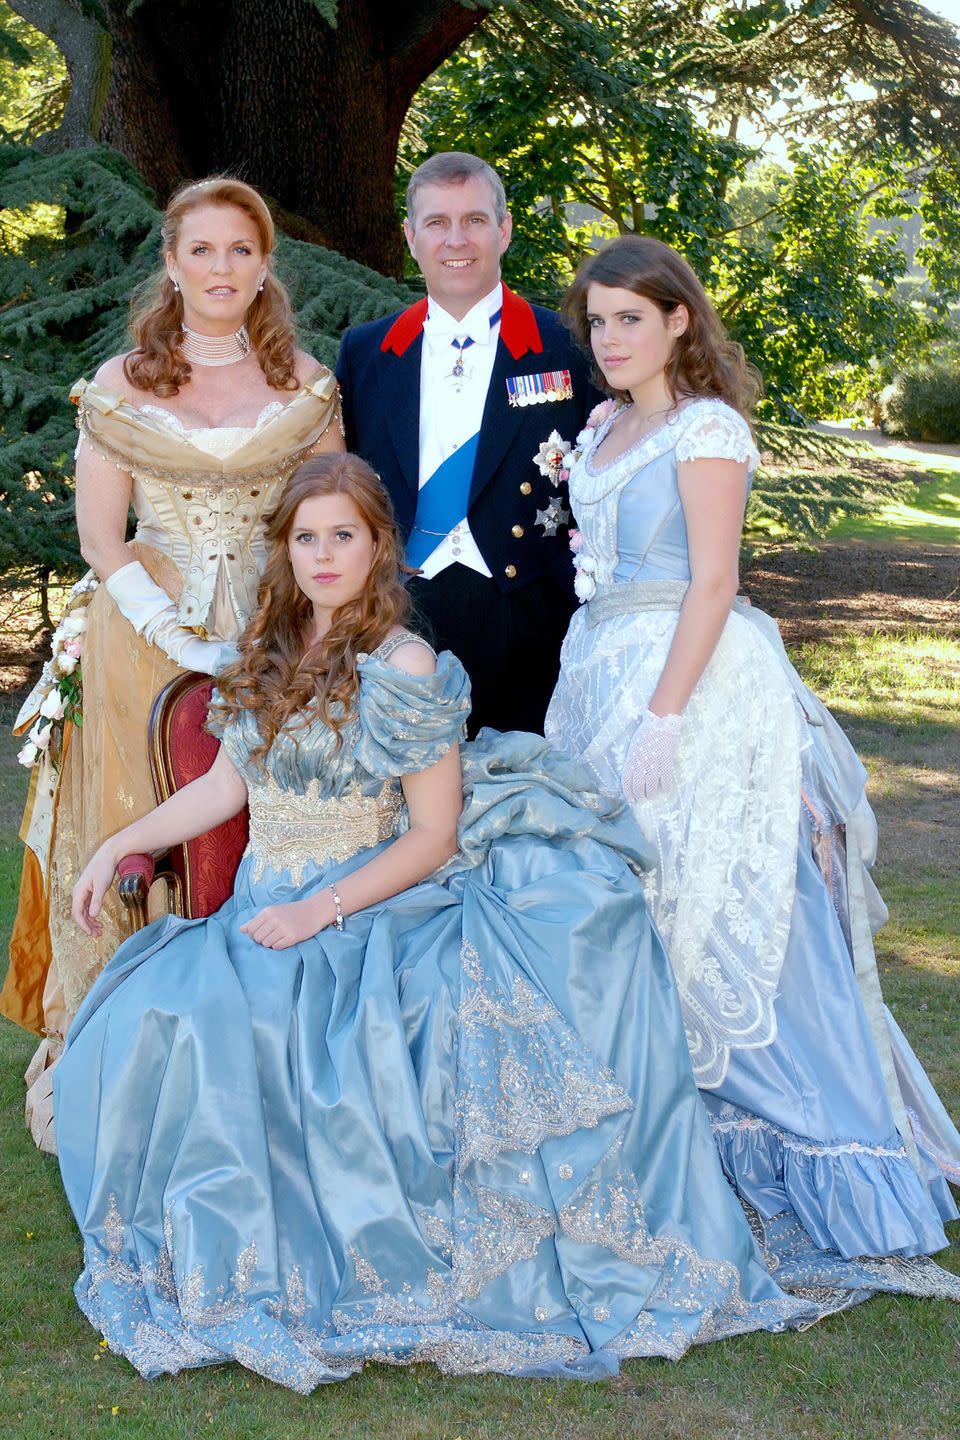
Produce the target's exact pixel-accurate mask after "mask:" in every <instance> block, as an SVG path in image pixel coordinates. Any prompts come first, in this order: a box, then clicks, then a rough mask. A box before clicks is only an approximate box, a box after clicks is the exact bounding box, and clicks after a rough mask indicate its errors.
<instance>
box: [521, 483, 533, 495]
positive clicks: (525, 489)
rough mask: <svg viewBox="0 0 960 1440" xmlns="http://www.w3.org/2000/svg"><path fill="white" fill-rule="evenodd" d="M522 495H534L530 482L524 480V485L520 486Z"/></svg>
mask: <svg viewBox="0 0 960 1440" xmlns="http://www.w3.org/2000/svg"><path fill="white" fill-rule="evenodd" d="M520 494H521V495H532V494H533V486H532V485H531V484H530V481H529V480H524V482H523V484H522V485H521V486H520Z"/></svg>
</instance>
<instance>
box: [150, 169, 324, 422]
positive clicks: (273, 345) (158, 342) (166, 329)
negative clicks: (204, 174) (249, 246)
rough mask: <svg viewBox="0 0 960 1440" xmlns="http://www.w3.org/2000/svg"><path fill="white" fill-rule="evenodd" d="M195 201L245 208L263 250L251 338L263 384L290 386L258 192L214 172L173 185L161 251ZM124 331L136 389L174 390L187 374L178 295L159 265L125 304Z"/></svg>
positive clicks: (281, 300)
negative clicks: (127, 307) (131, 344)
mask: <svg viewBox="0 0 960 1440" xmlns="http://www.w3.org/2000/svg"><path fill="white" fill-rule="evenodd" d="M201 205H235V206H236V207H237V209H238V210H243V211H244V213H245V214H247V215H249V217H250V219H251V220H252V221H253V224H254V226H255V228H256V231H257V238H258V240H259V242H260V248H261V250H262V251H263V260H264V266H265V268H266V274H265V276H264V280H263V289H262V290H261V291H259V292H258V293H257V294H256V295H255V296H254V297H253V302H252V304H251V306H250V308H249V310H248V311H247V318H246V322H245V323H246V327H247V333H248V334H249V336H250V344H251V346H252V347H253V350H254V352H255V353H256V357H257V359H258V360H259V362H260V368H261V370H262V371H263V373H264V376H265V377H266V381H267V384H268V385H271V386H272V387H273V389H274V390H295V389H296V388H297V379H296V373H295V370H296V340H295V337H294V332H293V310H292V308H291V305H290V298H289V296H288V295H287V292H286V290H285V288H284V286H283V285H282V284H281V283H280V281H279V280H278V279H277V277H276V275H274V273H273V270H272V268H271V267H272V263H273V247H274V244H275V239H276V236H275V231H274V227H273V217H272V216H271V214H270V211H269V210H268V209H267V205H266V202H265V201H264V199H263V197H262V196H261V195H259V194H258V193H257V191H256V190H254V188H253V186H252V185H246V184H244V182H243V181H242V180H233V179H231V178H230V177H229V176H228V175H214V176H212V177H211V178H210V179H209V180H200V181H198V182H197V183H196V184H195V185H185V186H184V187H183V189H182V190H178V191H177V193H176V194H175V195H174V197H173V199H172V200H171V201H170V203H169V205H168V206H167V208H166V210H165V211H164V212H163V221H162V223H161V226H160V237H161V247H160V248H161V253H162V255H163V256H164V258H166V257H167V256H168V255H173V254H174V253H175V252H176V248H177V240H178V238H179V235H180V225H181V223H182V221H183V217H184V216H185V215H187V214H189V212H190V211H191V210H196V209H198V208H199V206H201ZM130 332H131V334H132V335H133V342H134V348H133V350H131V351H130V354H129V355H128V356H127V357H126V359H125V360H124V362H123V373H124V374H125V375H126V377H127V379H128V380H129V381H130V383H131V385H135V386H136V387H137V388H138V389H139V390H151V391H152V392H153V394H154V395H161V396H168V395H176V394H177V393H178V392H179V391H180V389H181V387H182V386H184V385H186V384H187V382H188V381H189V379H190V364H189V362H188V361H187V360H185V359H184V358H183V355H182V354H181V351H180V342H181V339H182V337H183V299H182V297H181V295H180V293H179V291H177V290H175V289H174V285H173V281H172V280H171V279H170V276H169V275H168V274H167V272H166V268H164V269H161V270H159V271H158V272H157V273H156V274H155V275H153V276H152V277H151V278H150V279H149V280H148V281H147V282H146V284H145V285H144V286H142V287H141V288H140V289H139V290H138V291H137V292H136V294H135V295H134V297H133V299H132V301H131V304H130Z"/></svg>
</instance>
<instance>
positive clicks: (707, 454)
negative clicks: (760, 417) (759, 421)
mask: <svg viewBox="0 0 960 1440" xmlns="http://www.w3.org/2000/svg"><path fill="white" fill-rule="evenodd" d="M692 408H693V413H692V414H691V416H690V419H689V421H688V423H687V425H686V428H685V429H684V432H683V434H682V435H681V436H680V439H679V440H678V441H677V459H678V460H680V461H683V460H741V461H743V460H745V461H746V463H747V468H748V470H749V471H750V472H751V473H752V472H753V471H754V470H756V468H757V466H758V465H759V464H760V452H759V451H758V449H757V447H756V445H755V444H754V441H753V435H752V434H751V431H750V426H749V425H748V424H747V422H746V420H744V418H743V416H742V415H738V414H737V412H736V410H734V409H732V408H731V406H729V405H725V404H724V403H723V401H722V400H718V401H715V402H713V403H710V404H704V405H697V406H696V407H695V408H694V407H692Z"/></svg>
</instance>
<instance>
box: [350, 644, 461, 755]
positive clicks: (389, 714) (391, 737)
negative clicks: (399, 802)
mask: <svg viewBox="0 0 960 1440" xmlns="http://www.w3.org/2000/svg"><path fill="white" fill-rule="evenodd" d="M358 670H359V675H360V694H359V697H358V700H357V710H358V716H359V721H360V739H359V741H358V743H357V747H356V752H355V758H356V760H357V763H358V764H359V765H360V766H362V768H363V769H364V770H366V772H367V774H368V775H373V776H374V777H375V778H377V779H384V780H386V779H389V778H390V777H392V776H395V775H415V774H417V773H418V772H419V771H421V770H426V769H428V768H429V766H431V765H433V764H435V763H436V762H437V761H438V760H439V759H441V757H442V756H444V755H445V754H446V753H447V751H448V750H449V749H450V748H451V746H453V745H456V744H457V743H458V742H459V741H460V740H462V739H463V736H464V732H465V727H466V722H467V716H468V715H469V714H470V681H469V680H468V679H467V673H466V671H465V670H464V668H463V666H462V665H461V664H460V661H459V660H458V659H457V658H456V656H455V655H452V654H451V653H450V651H449V650H444V651H443V652H442V653H441V654H440V655H438V656H437V668H436V672H435V673H434V674H433V675H408V674H407V672H406V671H405V670H399V669H397V667H396V666H395V665H391V664H390V662H389V660H383V659H380V658H379V657H378V656H376V655H369V656H367V657H365V658H361V659H359V661H358Z"/></svg>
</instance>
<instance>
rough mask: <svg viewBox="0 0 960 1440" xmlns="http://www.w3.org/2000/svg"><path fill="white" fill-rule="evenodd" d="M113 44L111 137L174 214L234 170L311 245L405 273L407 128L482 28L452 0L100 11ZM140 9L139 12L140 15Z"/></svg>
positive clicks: (112, 3)
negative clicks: (329, 13) (188, 196)
mask: <svg viewBox="0 0 960 1440" xmlns="http://www.w3.org/2000/svg"><path fill="white" fill-rule="evenodd" d="M103 8H104V13H105V15H106V19H107V22H108V25H109V32H110V41H111V46H112V68H111V77H110V90H109V94H108V96H107V101H106V105H105V107H104V112H103V124H102V128H101V132H100V138H101V139H102V140H104V141H106V142H107V143H108V144H110V145H114V146H115V147H116V148H117V149H118V150H120V151H121V152H122V153H123V154H124V155H126V156H127V158H128V159H129V160H130V161H131V162H132V163H133V164H134V165H135V166H136V167H137V169H138V170H139V171H140V173H141V174H142V175H143V176H144V178H145V179H146V181H147V182H148V184H149V185H150V186H151V187H152V188H153V189H154V190H155V192H156V194H157V196H158V199H159V200H160V201H161V203H163V202H165V201H166V200H167V198H168V197H169V195H170V193H171V191H173V190H174V189H175V188H176V187H177V186H178V185H179V184H181V183H182V182H184V181H186V180H196V179H199V178H201V177H202V176H204V175H209V174H214V173H217V172H226V173H229V174H234V175H239V176H240V177H241V178H243V179H245V180H248V181H249V182H250V183H251V184H253V185H256V186H257V188H258V189H260V190H262V191H263V192H264V193H265V194H266V195H267V196H268V197H270V198H271V199H272V200H274V201H275V202H277V204H278V205H279V207H281V208H282V209H283V210H284V211H288V212H292V213H293V214H294V215H296V216H301V217H303V219H304V220H305V221H306V225H305V226H303V227H302V228H301V231H300V233H301V234H302V235H303V236H304V238H310V239H314V240H317V241H319V242H321V243H322V244H324V245H328V246H330V247H332V248H333V249H336V250H339V251H341V252H342V253H343V254H345V255H349V256H350V257H352V258H353V259H355V260H359V261H361V262H362V263H363V264H365V265H370V266H372V267H373V268H374V269H377V270H380V271H382V272H383V273H385V274H390V275H396V276H399V275H400V273H401V268H402V258H403V249H402V239H401V234H400V229H399V226H398V224H397V219H396V214H395V210H394V199H393V178H394V169H395V165H396V156H397V145H398V142H399V137H400V129H401V126H402V124H403V120H404V117H405V115H406V113H407V109H408V107H409V104H410V101H411V100H412V98H413V95H414V93H415V92H416V90H417V88H418V87H419V85H420V84H421V83H422V82H423V80H424V79H425V78H426V76H427V75H429V74H430V72H431V71H432V70H433V69H435V68H436V66H437V65H439V64H440V63H441V61H442V60H444V59H445V58H446V56H447V55H449V54H450V53H451V51H452V50H453V49H455V47H456V46H457V45H458V44H459V43H460V41H461V40H463V39H465V38H466V36H467V35H469V34H470V33H471V31H472V30H474V29H475V28H476V27H477V25H479V24H480V22H481V21H482V19H483V17H484V13H485V12H484V10H482V9H467V8H465V7H464V6H462V5H460V4H458V3H456V0H341V3H340V7H339V23H338V25H337V27H336V29H332V28H331V27H330V26H329V25H328V24H327V23H326V21H325V20H324V19H323V18H322V16H321V15H320V14H319V12H318V10H317V9H316V8H315V6H314V5H313V4H312V3H311V0H272V3H271V4H269V5H264V4H252V3H250V0H205V3H204V4H202V5H199V4H195V3H191V0H186V3H180V4H170V3H159V0H144V3H142V4H140V5H137V6H134V7H131V6H130V5H129V0H105V4H104V7H103ZM131 10H132V13H130V12H131Z"/></svg>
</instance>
